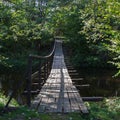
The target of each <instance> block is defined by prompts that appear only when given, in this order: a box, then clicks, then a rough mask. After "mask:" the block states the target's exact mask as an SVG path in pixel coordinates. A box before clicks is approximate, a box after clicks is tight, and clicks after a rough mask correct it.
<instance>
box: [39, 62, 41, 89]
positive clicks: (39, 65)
mask: <svg viewBox="0 0 120 120" xmlns="http://www.w3.org/2000/svg"><path fill="white" fill-rule="evenodd" d="M40 88H41V60H40V61H39V90H40Z"/></svg>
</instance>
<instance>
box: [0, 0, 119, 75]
mask: <svg viewBox="0 0 120 120" xmlns="http://www.w3.org/2000/svg"><path fill="white" fill-rule="evenodd" d="M119 8H120V1H119V0H59V1H57V0H2V1H1V2H0V28H1V29H0V67H2V68H4V69H6V68H12V67H15V68H16V67H20V68H21V66H24V64H25V63H24V62H23V58H25V57H27V56H28V54H29V53H31V52H33V53H35V51H36V50H37V48H38V47H39V46H38V45H39V44H40V46H42V45H43V46H44V45H45V44H48V43H49V42H50V41H51V40H52V38H53V36H64V38H65V42H66V43H67V45H68V46H69V48H70V52H71V54H72V56H73V57H72V59H71V61H72V62H73V63H74V65H75V66H77V67H81V66H82V67H113V66H115V67H116V68H118V69H120V11H119ZM18 58H20V59H18ZM119 74H120V72H118V74H117V75H119Z"/></svg>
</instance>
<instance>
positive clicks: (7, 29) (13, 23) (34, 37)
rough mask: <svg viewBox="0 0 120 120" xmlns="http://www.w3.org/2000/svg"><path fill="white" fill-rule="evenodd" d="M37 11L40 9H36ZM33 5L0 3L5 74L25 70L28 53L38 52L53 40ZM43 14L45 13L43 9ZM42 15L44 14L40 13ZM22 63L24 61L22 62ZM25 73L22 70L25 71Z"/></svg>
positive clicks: (0, 50) (21, 1)
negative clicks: (8, 70) (10, 71)
mask: <svg viewBox="0 0 120 120" xmlns="http://www.w3.org/2000/svg"><path fill="white" fill-rule="evenodd" d="M39 7H40V6H39ZM39 7H35V6H33V2H30V3H27V1H24V0H19V1H16V0H11V1H8V2H6V1H3V2H0V8H1V9H0V28H1V30H0V66H1V67H2V68H3V69H2V70H5V69H6V68H8V69H10V68H12V70H13V67H14V66H15V68H17V69H16V70H19V69H21V66H25V64H26V59H27V57H28V53H30V52H32V53H33V52H34V51H35V50H38V49H37V48H38V47H39V46H43V45H44V44H45V43H46V44H47V43H48V42H49V41H50V40H51V38H52V37H53V35H52V32H51V31H50V30H49V28H48V27H47V22H45V23H44V21H43V16H40V10H39ZM43 10H44V9H43ZM42 12H44V11H42ZM24 59H25V60H24ZM24 69H25V68H24Z"/></svg>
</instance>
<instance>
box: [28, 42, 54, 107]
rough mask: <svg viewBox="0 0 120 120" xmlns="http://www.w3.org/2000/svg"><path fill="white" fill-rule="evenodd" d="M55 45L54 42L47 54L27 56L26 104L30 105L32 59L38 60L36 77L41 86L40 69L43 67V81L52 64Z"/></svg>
mask: <svg viewBox="0 0 120 120" xmlns="http://www.w3.org/2000/svg"><path fill="white" fill-rule="evenodd" d="M55 45H56V42H54V46H53V49H52V51H51V53H50V54H49V55H47V56H38V55H31V54H30V55H29V58H28V73H27V79H26V87H27V89H26V95H27V96H26V97H27V105H28V106H29V107H30V106H31V95H32V89H31V88H32V78H33V77H34V75H33V74H32V69H33V67H32V64H33V61H34V60H36V59H37V60H39V65H38V66H39V67H38V79H39V83H38V84H39V88H41V69H43V75H44V82H45V80H47V78H48V76H49V73H50V71H51V70H50V68H51V65H52V61H53V56H54V51H55Z"/></svg>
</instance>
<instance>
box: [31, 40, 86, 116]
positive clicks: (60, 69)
mask: <svg viewBox="0 0 120 120" xmlns="http://www.w3.org/2000/svg"><path fill="white" fill-rule="evenodd" d="M32 107H33V108H35V109H37V110H38V111H39V112H53V113H68V112H82V113H85V114H87V113H88V110H87V107H86V106H85V105H84V103H83V101H82V98H81V97H80V95H79V93H78V91H77V89H76V87H75V86H74V85H73V84H72V80H71V78H70V76H69V74H68V70H67V68H66V65H65V62H64V55H63V51H62V41H60V40H57V41H56V49H55V54H54V59H53V65H52V69H51V73H50V75H49V77H48V79H47V81H46V83H45V84H44V85H43V87H42V89H41V91H40V93H39V94H38V95H37V97H35V99H34V100H33V101H32Z"/></svg>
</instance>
